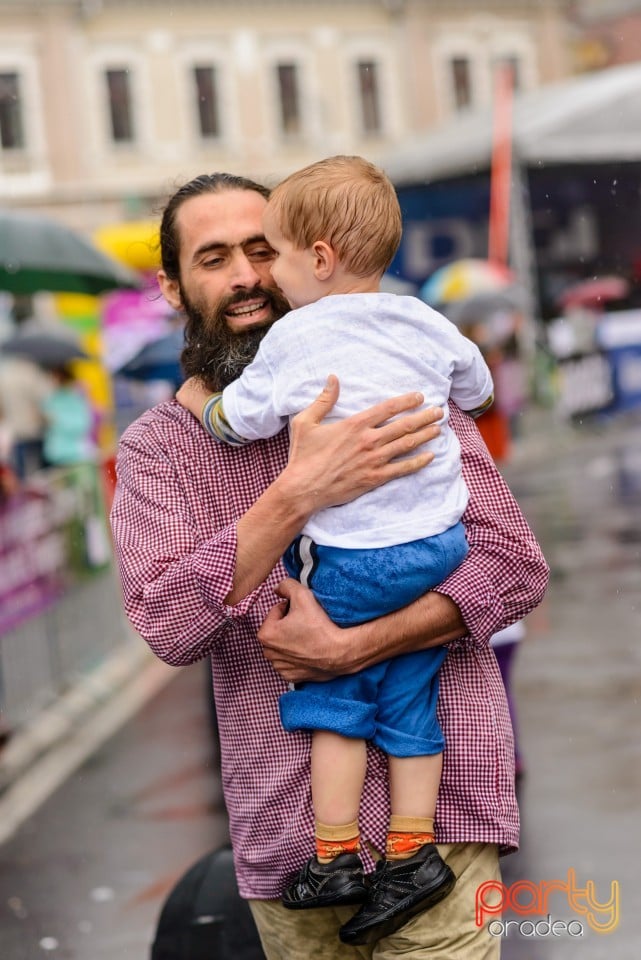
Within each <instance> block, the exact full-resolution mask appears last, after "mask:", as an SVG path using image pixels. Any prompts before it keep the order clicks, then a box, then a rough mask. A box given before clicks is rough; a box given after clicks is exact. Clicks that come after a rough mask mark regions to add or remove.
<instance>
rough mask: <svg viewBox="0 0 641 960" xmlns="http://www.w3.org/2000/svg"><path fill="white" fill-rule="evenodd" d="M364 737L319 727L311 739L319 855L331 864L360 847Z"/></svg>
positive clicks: (313, 791) (319, 857)
mask: <svg viewBox="0 0 641 960" xmlns="http://www.w3.org/2000/svg"><path fill="white" fill-rule="evenodd" d="M366 767H367V753H366V746H365V741H364V740H353V739H351V738H349V737H342V736H340V735H339V734H337V733H332V732H330V731H329V730H316V731H314V734H313V738H312V802H313V804H314V814H315V817H316V856H317V858H318V860H319V862H320V863H329V862H330V861H331V860H333V859H334V858H335V857H337V856H340V854H341V853H357V852H358V850H359V846H360V844H359V831H358V809H359V806H360V800H361V793H362V790H363V784H364V782H365V771H366Z"/></svg>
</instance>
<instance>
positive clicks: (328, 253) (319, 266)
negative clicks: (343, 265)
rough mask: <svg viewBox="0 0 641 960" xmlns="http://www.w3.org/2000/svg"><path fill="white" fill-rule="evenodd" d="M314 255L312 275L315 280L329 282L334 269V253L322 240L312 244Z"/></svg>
mask: <svg viewBox="0 0 641 960" xmlns="http://www.w3.org/2000/svg"><path fill="white" fill-rule="evenodd" d="M312 251H313V253H314V275H315V277H316V279H317V280H329V278H330V277H331V275H332V274H333V272H334V269H335V268H336V253H335V252H334V248H333V247H330V245H329V244H328V243H325V241H324V240H316V241H315V243H314V244H312Z"/></svg>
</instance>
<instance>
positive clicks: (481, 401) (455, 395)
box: [450, 336, 494, 416]
mask: <svg viewBox="0 0 641 960" xmlns="http://www.w3.org/2000/svg"><path fill="white" fill-rule="evenodd" d="M458 339H459V340H460V343H461V347H460V350H459V351H458V354H459V357H458V360H457V362H456V364H455V366H454V369H453V370H452V389H451V391H450V399H451V400H452V401H453V402H454V403H455V404H456V405H457V406H458V407H460V409H461V410H464V411H465V412H466V413H469V414H470V415H471V416H480V414H481V413H483V412H484V411H485V410H487V409H488V407H489V406H490V405H491V403H492V398H493V394H494V383H493V381H492V374H491V372H490V368H489V367H488V365H487V363H486V362H485V359H484V357H483V354H482V353H481V351H480V350H479V348H478V347H477V346H476V344H475V343H472V341H471V340H468V339H467V338H466V337H463V336H460V337H459V338H458Z"/></svg>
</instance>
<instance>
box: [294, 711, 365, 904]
mask: <svg viewBox="0 0 641 960" xmlns="http://www.w3.org/2000/svg"><path fill="white" fill-rule="evenodd" d="M365 751H366V747H365V741H364V740H352V739H351V738H350V737H343V736H341V735H340V734H337V733H333V732H331V731H328V730H315V731H314V733H313V739H312V800H313V802H314V813H315V816H316V856H314V857H311V859H309V860H308V861H307V863H305V864H304V865H303V867H302V868H301V869H300V870H299V872H298V874H297V875H296V877H295V878H294V879H293V881H292V883H291V884H290V885H289V887H288V888H287V889H286V890H285V893H284V894H283V901H282V902H283V906H285V907H287V908H288V909H290V910H306V909H308V908H315V907H332V906H339V905H341V904H356V903H363V902H364V901H365V898H366V896H367V887H366V886H365V878H364V874H363V864H362V862H361V859H360V857H359V856H358V851H359V847H360V839H359V832H358V808H359V806H360V799H361V791H362V789H363V783H364V782H365V769H366V764H367V758H366V752H365Z"/></svg>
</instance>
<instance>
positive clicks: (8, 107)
mask: <svg viewBox="0 0 641 960" xmlns="http://www.w3.org/2000/svg"><path fill="white" fill-rule="evenodd" d="M24 145H25V143H24V131H23V127H22V102H21V99H20V77H19V76H18V74H17V73H0V146H1V147H2V149H3V150H22V149H23V148H24Z"/></svg>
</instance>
